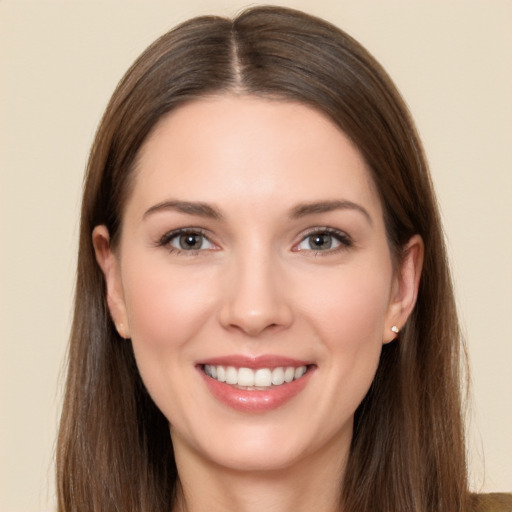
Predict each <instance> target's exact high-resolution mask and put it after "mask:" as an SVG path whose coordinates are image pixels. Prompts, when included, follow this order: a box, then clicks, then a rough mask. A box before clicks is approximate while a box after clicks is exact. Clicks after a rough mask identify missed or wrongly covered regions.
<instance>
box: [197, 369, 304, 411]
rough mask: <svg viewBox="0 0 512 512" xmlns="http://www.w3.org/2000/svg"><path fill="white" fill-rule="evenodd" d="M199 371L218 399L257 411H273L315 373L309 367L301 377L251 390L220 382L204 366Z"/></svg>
mask: <svg viewBox="0 0 512 512" xmlns="http://www.w3.org/2000/svg"><path fill="white" fill-rule="evenodd" d="M199 372H200V373H201V375H202V376H203V379H204V381H205V383H206V386H207V387H208V389H209V390H210V392H211V393H212V395H213V396H214V397H215V398H217V400H219V401H220V402H222V403H223V404H225V405H227V406H228V407H231V408H232V409H235V410H237V411H241V412H255V413H256V412H266V411H271V410H273V409H277V408H278V407H280V406H282V405H284V404H285V403H286V402H288V401H289V400H291V399H292V398H293V397H294V396H296V395H297V394H298V393H300V392H301V391H302V390H303V389H304V387H305V386H306V384H307V383H308V382H309V379H310V377H311V374H312V373H313V371H312V368H308V371H307V372H306V373H305V374H304V375H303V376H302V377H301V378H300V379H297V380H294V381H292V382H289V383H286V384H281V385H280V386H275V387H271V388H268V389H265V390H256V389H255V390H250V391H249V390H246V389H239V388H237V387H235V386H231V385H230V384H226V383H225V382H219V381H218V380H216V379H213V378H212V377H209V376H208V375H206V373H204V371H203V370H202V368H199Z"/></svg>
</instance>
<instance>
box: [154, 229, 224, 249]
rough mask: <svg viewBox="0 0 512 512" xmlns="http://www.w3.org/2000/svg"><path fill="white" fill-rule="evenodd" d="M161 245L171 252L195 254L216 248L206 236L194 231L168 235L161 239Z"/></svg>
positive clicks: (187, 230) (188, 230) (182, 231)
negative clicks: (195, 252)
mask: <svg viewBox="0 0 512 512" xmlns="http://www.w3.org/2000/svg"><path fill="white" fill-rule="evenodd" d="M159 245H163V246H166V247H168V248H169V249H170V250H171V252H172V251H176V252H194V251H204V250H208V249H215V248H216V246H215V245H214V244H213V243H212V242H211V241H210V240H209V239H208V238H207V237H206V235H204V234H203V233H201V232H200V231H197V230H193V229H183V230H178V231H173V232H171V233H167V234H166V235H164V236H163V237H162V238H161V240H160V243H159Z"/></svg>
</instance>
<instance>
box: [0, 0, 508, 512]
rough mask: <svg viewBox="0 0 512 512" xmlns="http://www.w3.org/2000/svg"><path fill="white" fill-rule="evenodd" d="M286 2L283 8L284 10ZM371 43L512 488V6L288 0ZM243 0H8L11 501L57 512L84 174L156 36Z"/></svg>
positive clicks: (2, 54)
mask: <svg viewBox="0 0 512 512" xmlns="http://www.w3.org/2000/svg"><path fill="white" fill-rule="evenodd" d="M268 3H274V2H268ZM280 3H281V4H284V5H288V6H292V7H296V8H300V9H303V10H306V11H308V12H310V13H312V14H316V15H320V16H322V17H324V18H327V19H328V20H329V21H331V22H333V23H335V24H337V25H338V26H340V27H341V28H343V29H344V30H346V31H347V32H349V33H350V34H351V35H353V36H355V37H356V38H357V39H359V40H360V41H361V42H362V43H363V45H365V46H366V47H367V48H368V49H369V50H370V51H371V52H372V53H373V54H374V55H375V56H376V57H377V58H378V59H379V60H380V61H381V62H382V64H383V65H384V67H385V68H386V69H387V70H388V72H389V73H390V75H391V76H392V77H393V78H394V80H395V81H396V83H397V85H398V87H399V89H400V90H401V91H402V93H403V95H404V97H405V99H406V101H407V103H408V104H409V106H410V108H411V110H412V113H413V116H414V117H415V119H416V122H417V124H418V127H419V131H420V134H421V136H422V139H423V141H424V144H425V148H426V152H427V155H428V158H429V161H430V165H431V170H432V174H433V179H434V182H435V185H436V188H437V191H438V195H439V200H440V202H441V207H442V213H443V219H444V223H445V227H446V232H447V238H448V243H449V250H450V258H451V260H452V265H453V273H454V279H455V282H456V292H457V296H458V302H459V305H460V312H461V319H462V322H463V326H464V329H465V332H466V335H467V340H468V347H469V354H470V360H471V365H472V374H471V375H472V383H473V387H472V405H471V409H470V414H469V421H468V428H469V448H468V453H469V459H470V472H471V479H472V486H473V488H474V489H475V490H485V491H492V490H509V491H510V490H512V469H511V466H512V435H511V432H512V398H511V397H512V372H511V367H512V335H511V333H512V229H511V224H512V223H511V220H512V201H511V199H510V198H511V193H512V149H511V148H512V2H510V1H495V0H481V1H471V0H465V1H461V2H455V1H450V0H443V1H432V0H431V1H413V0H409V1H382V0H373V1H364V0H363V1H343V0H341V1H340V0H332V1H328V0H303V1H300V0H296V1H294V0H284V1H282V2H280ZM246 5H248V4H246V3H244V2H243V1H238V0H186V1H185V0H184V1H183V2H181V1H174V2H170V1H168V2H154V1H144V2H143V1H126V0H124V1H119V2H113V1H105V0H103V1H101V2H99V1H98V2H92V1H87V2H86V1H71V0H67V1H60V2H46V1H37V2H36V1H32V2H25V1H6V0H3V1H0V144H1V146H0V179H1V183H0V194H1V195H0V208H1V211H0V230H1V231H0V250H1V262H0V272H1V273H0V279H1V282H0V286H1V288H0V291H1V299H0V300H1V302H0V308H1V320H0V341H1V349H0V350H1V352H0V398H1V410H0V429H1V430H0V436H1V437H0V511H2V512H11V511H14V512H18V511H21V512H35V511H52V510H55V491H54V476H53V473H54V467H53V456H54V448H55V436H56V430H57V422H58V414H59V407H60V403H61V393H62V381H63V373H64V372H63V362H64V357H65V351H66V343H67V338H68V332H69V327H70V317H71V306H72V296H73V277H74V267H75V261H76V255H75V253H76V246H77V227H78V210H79V200H80V189H81V182H82V175H83V170H84V166H85V163H86V159H87V154H88V150H89V147H90V144H91V142H92V138H93V135H94V131H95V128H96V126H97V123H98V121H99V119H100V116H101V113H102V111H103V109H104V108H105V106H106V103H107V101H108V99H109V96H110V94H111V93H112V91H113V89H114V87H115V85H116V83H117V81H118V80H119V79H120V77H121V76H122V74H123V73H124V71H125V70H126V69H127V68H128V66H129V65H130V64H131V62H132V61H133V60H134V59H135V57H136V56H137V55H138V54H139V53H140V52H141V51H142V50H143V49H144V48H145V47H146V46H147V45H148V44H149V43H150V42H151V41H152V40H153V39H155V38H156V37H157V36H159V35H161V34H162V33H163V32H165V31H166V30H168V29H169V28H171V27H172V26H173V25H175V24H176V23H177V22H180V21H183V20H185V19H187V18H189V17H191V16H193V15H197V14H204V13H216V14H224V15H232V14H234V13H235V12H237V11H239V10H240V9H241V8H242V7H245V6H246Z"/></svg>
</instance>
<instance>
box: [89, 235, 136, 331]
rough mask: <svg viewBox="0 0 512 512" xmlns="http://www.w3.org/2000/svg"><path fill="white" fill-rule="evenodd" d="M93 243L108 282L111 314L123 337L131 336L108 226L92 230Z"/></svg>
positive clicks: (108, 300)
mask: <svg viewBox="0 0 512 512" xmlns="http://www.w3.org/2000/svg"><path fill="white" fill-rule="evenodd" d="M92 243H93V246H94V252H95V255H96V261H97V262H98V265H99V266H100V268H101V270H102V272H103V276H104V278H105V283H106V294H107V304H108V309H109V311H110V316H111V317H112V320H113V322H114V324H115V326H116V329H117V332H118V333H119V335H120V336H121V337H122V338H129V337H130V330H129V325H128V318H127V314H126V305H125V301H124V293H123V286H122V280H121V272H120V268H119V261H118V259H117V257H116V255H115V253H114V251H113V250H112V248H111V246H110V235H109V232H108V229H107V227H106V226H103V225H101V226H96V227H95V228H94V230H93V232H92Z"/></svg>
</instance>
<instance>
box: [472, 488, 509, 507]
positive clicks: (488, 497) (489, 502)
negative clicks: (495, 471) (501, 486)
mask: <svg viewBox="0 0 512 512" xmlns="http://www.w3.org/2000/svg"><path fill="white" fill-rule="evenodd" d="M471 501H472V506H471V511H472V512H512V494H508V493H501V492H494V493H490V494H472V495H471Z"/></svg>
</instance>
